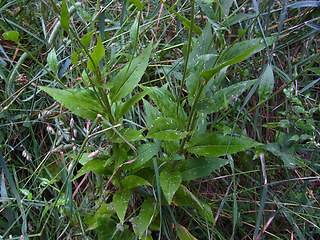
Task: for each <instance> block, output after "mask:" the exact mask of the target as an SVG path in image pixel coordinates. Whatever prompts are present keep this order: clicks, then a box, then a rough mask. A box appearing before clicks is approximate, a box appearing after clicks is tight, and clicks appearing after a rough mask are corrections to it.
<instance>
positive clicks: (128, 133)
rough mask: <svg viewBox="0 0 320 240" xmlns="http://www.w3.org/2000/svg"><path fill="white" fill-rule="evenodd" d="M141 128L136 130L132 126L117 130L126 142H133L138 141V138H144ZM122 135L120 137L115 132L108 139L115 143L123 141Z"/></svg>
mask: <svg viewBox="0 0 320 240" xmlns="http://www.w3.org/2000/svg"><path fill="white" fill-rule="evenodd" d="M143 130H144V129H141V130H139V131H138V130H135V129H133V128H123V129H121V130H119V133H120V134H121V136H122V137H123V138H124V139H126V140H127V141H128V142H134V141H138V140H145V137H144V136H143V135H142V132H143ZM122 137H120V136H119V135H118V134H117V133H114V135H113V137H112V138H111V139H110V141H111V142H115V143H122V142H125V141H124V140H123V138H122Z"/></svg>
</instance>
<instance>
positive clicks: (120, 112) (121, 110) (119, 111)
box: [115, 90, 149, 119]
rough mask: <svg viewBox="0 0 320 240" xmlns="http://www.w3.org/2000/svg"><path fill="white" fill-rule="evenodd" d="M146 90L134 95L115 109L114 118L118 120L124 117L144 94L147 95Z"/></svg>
mask: <svg viewBox="0 0 320 240" xmlns="http://www.w3.org/2000/svg"><path fill="white" fill-rule="evenodd" d="M148 92H149V91H148V90H145V91H142V92H139V93H138V94H136V95H134V96H133V97H132V98H130V99H129V100H127V101H125V102H124V103H121V104H120V105H119V106H117V108H116V113H115V114H116V118H117V119H119V118H121V117H124V115H125V114H126V113H127V112H128V111H129V110H130V108H131V107H132V106H133V105H134V104H136V103H137V102H138V101H140V100H141V98H143V97H144V96H145V95H146V94H148Z"/></svg>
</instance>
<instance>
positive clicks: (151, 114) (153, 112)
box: [143, 99, 162, 127]
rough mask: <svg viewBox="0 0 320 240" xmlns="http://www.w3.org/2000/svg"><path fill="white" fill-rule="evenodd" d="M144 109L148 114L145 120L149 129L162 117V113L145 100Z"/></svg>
mask: <svg viewBox="0 0 320 240" xmlns="http://www.w3.org/2000/svg"><path fill="white" fill-rule="evenodd" d="M143 109H144V110H145V113H146V116H145V119H146V122H147V126H148V127H150V126H151V125H152V123H153V122H154V121H155V120H156V119H157V118H159V117H161V116H162V114H161V112H160V111H159V110H158V109H157V108H155V107H154V106H152V105H151V104H150V103H149V102H148V101H147V100H145V99H143Z"/></svg>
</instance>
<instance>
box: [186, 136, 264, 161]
mask: <svg viewBox="0 0 320 240" xmlns="http://www.w3.org/2000/svg"><path fill="white" fill-rule="evenodd" d="M258 145H260V143H258V142H256V141H254V140H252V139H251V138H247V137H231V136H229V135H223V134H220V133H207V132H206V133H204V134H199V135H196V136H194V137H193V138H191V139H190V141H189V142H188V143H187V145H186V150H187V151H188V152H190V153H194V154H198V155H200V156H205V157H218V156H223V155H226V154H233V153H237V152H241V151H245V150H247V149H249V148H252V147H255V146H258Z"/></svg>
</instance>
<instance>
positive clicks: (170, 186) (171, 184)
mask: <svg viewBox="0 0 320 240" xmlns="http://www.w3.org/2000/svg"><path fill="white" fill-rule="evenodd" d="M181 181H182V176H181V173H180V172H178V171H174V172H170V171H168V170H163V171H162V172H161V173H160V186H161V188H162V191H163V194H164V196H165V197H166V199H167V201H168V203H169V204H170V203H171V201H172V198H173V196H174V194H175V193H176V191H177V190H178V189H179V187H180V183H181Z"/></svg>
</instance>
